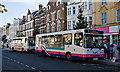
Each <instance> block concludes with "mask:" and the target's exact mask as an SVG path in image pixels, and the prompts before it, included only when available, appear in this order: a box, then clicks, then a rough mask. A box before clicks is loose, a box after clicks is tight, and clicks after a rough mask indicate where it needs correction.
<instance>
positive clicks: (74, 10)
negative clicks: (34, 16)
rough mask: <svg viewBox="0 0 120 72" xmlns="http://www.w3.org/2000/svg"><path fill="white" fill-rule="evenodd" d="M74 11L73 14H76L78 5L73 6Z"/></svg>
mask: <svg viewBox="0 0 120 72" xmlns="http://www.w3.org/2000/svg"><path fill="white" fill-rule="evenodd" d="M72 12H73V13H72V14H76V7H75V6H73V7H72Z"/></svg>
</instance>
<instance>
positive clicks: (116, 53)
mask: <svg viewBox="0 0 120 72" xmlns="http://www.w3.org/2000/svg"><path fill="white" fill-rule="evenodd" d="M113 45H114V47H113V52H114V57H115V59H116V62H119V58H120V57H119V51H118V49H117V47H118V46H117V45H116V44H113Z"/></svg>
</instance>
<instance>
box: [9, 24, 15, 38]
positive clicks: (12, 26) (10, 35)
mask: <svg viewBox="0 0 120 72" xmlns="http://www.w3.org/2000/svg"><path fill="white" fill-rule="evenodd" d="M9 33H10V34H9V37H10V38H14V24H11V25H10V27H9Z"/></svg>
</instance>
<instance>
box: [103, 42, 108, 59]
mask: <svg viewBox="0 0 120 72" xmlns="http://www.w3.org/2000/svg"><path fill="white" fill-rule="evenodd" d="M107 49H108V45H107V43H106V41H105V42H104V53H105V59H107Z"/></svg>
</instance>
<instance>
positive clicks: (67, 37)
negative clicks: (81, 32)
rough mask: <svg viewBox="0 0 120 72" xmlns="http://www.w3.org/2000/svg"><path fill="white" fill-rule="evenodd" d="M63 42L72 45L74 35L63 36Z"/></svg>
mask: <svg viewBox="0 0 120 72" xmlns="http://www.w3.org/2000/svg"><path fill="white" fill-rule="evenodd" d="M63 42H64V44H66V45H70V44H72V34H64V35H63Z"/></svg>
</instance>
